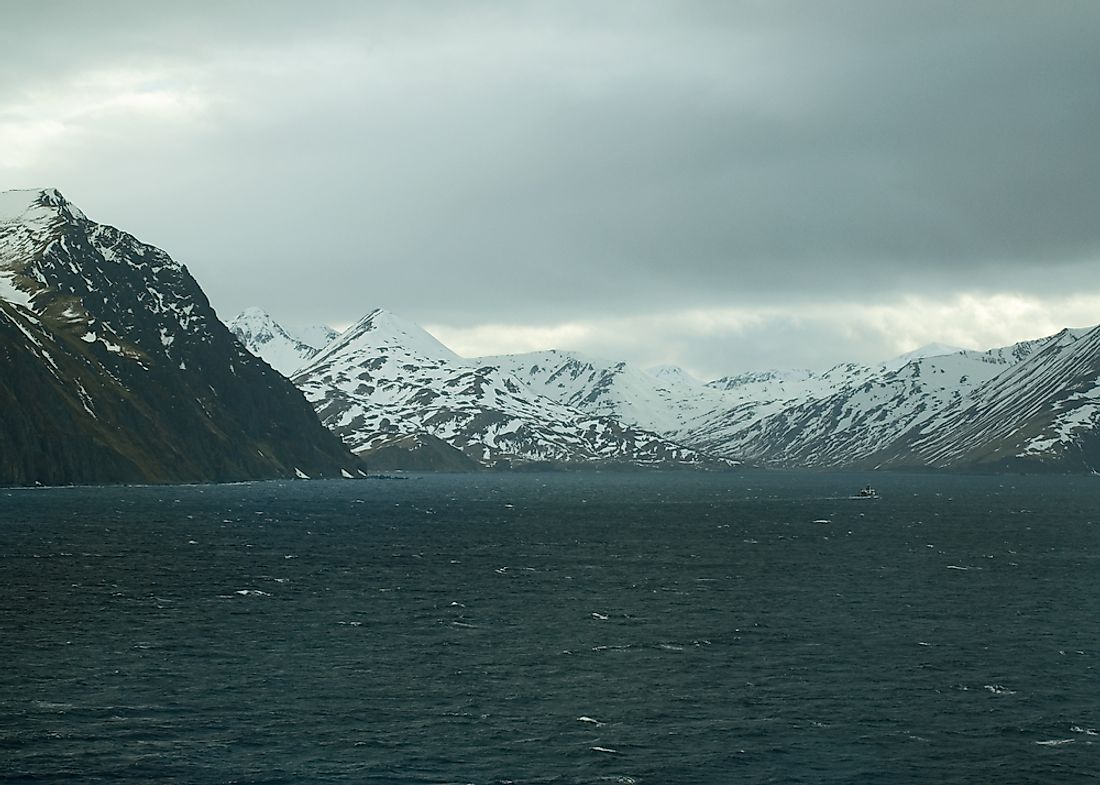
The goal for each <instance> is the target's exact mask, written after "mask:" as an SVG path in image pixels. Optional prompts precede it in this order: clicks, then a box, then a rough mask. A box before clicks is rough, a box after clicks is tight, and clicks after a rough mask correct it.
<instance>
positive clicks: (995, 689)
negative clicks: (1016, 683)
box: [982, 684, 1016, 695]
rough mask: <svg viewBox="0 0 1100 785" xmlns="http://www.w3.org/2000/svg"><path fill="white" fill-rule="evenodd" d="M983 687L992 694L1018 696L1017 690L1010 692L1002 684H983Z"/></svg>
mask: <svg viewBox="0 0 1100 785" xmlns="http://www.w3.org/2000/svg"><path fill="white" fill-rule="evenodd" d="M982 686H983V687H985V688H986V689H987V690H989V691H990V692H992V693H993V694H994V695H1015V694H1016V690H1010V689H1008V688H1007V687H1002V686H1001V685H1000V684H983V685H982Z"/></svg>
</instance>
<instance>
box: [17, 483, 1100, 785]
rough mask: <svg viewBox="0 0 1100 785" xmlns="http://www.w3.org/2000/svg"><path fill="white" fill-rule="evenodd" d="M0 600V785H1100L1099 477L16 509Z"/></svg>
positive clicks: (399, 490)
mask: <svg viewBox="0 0 1100 785" xmlns="http://www.w3.org/2000/svg"><path fill="white" fill-rule="evenodd" d="M869 481H873V482H874V483H875V484H876V486H877V489H878V493H879V497H878V498H876V499H853V498H850V497H851V495H852V494H853V492H855V491H857V490H858V489H859V488H860V487H862V486H863V485H865V484H866V483H867V482H869ZM0 577H2V581H3V592H2V596H0V658H2V659H0V763H2V764H3V765H0V782H5V783H9V782H10V783H15V782H27V783H30V782H39V783H41V782H74V781H77V782H89V783H97V782H98V783H107V782H126V781H132V782H138V781H140V782H152V781H156V782H179V783H257V784H258V783H329V782H334V783H335V782H340V783H344V782H372V783H374V782H382V783H505V782H513V783H589V782H593V783H594V782H621V783H631V782H634V783H680V782H683V783H730V782H738V783H742V782H744V783H772V782H775V783H779V782H784V783H788V782H789V783H799V782H805V783H926V782H943V783H952V782H955V783H979V782H981V783H984V782H1001V783H1013V782H1020V783H1029V782H1035V783H1048V782H1087V781H1092V777H1093V776H1094V772H1095V771H1096V770H1097V769H1100V765H1098V764H1100V756H1098V755H1097V749H1098V747H1097V744H1096V742H1097V740H1098V739H1100V737H1098V736H1097V735H1096V734H1097V732H1098V730H1100V700H1098V698H1100V680H1098V675H1097V665H1098V641H1100V621H1098V616H1097V613H1096V608H1097V606H1098V600H1100V482H1098V481H1097V478H1095V477H1061V476H1057V477H994V476H988V477H983V476H958V475H932V474H921V475H906V474H885V475H882V474H875V475H873V476H872V475H859V474H837V473H802V472H762V471H758V472H731V473H713V474H710V473H692V472H684V473H648V472H645V473H608V472H603V473H601V472H585V473H560V474H530V475H527V474H490V473H485V474H476V475H423V476H411V477H410V478H409V479H406V480H379V479H375V480H363V481H343V482H336V481H334V482H282V483H280V482H273V483H255V484H243V485H223V486H172V487H166V486H160V487H113V488H51V489H7V490H3V491H0Z"/></svg>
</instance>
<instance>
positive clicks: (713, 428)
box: [260, 311, 1100, 469]
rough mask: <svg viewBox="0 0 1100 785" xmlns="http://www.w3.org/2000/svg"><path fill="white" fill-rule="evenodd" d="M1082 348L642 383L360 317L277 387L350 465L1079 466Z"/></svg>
mask: <svg viewBox="0 0 1100 785" xmlns="http://www.w3.org/2000/svg"><path fill="white" fill-rule="evenodd" d="M272 332H276V331H275V330H274V329H272ZM1091 335H1092V333H1091V332H1090V331H1067V332H1065V333H1061V334H1059V335H1058V336H1054V337H1053V338H1050V339H1040V340H1035V341H1025V342H1022V343H1019V344H1015V345H1013V346H1009V347H1005V348H1001V349H993V350H990V351H985V352H977V351H967V350H961V349H958V348H957V347H952V346H944V345H940V344H933V345H929V346H925V347H921V348H920V349H917V350H915V351H913V352H909V353H907V354H905V355H902V356H900V357H897V358H894V359H892V360H887V361H884V362H881V363H877V364H873V365H861V364H858V363H843V364H840V365H837V366H835V367H833V368H830V369H829V370H827V371H825V372H821V373H818V372H812V371H805V370H793V371H778V370H775V371H759V372H751V373H745V374H740V375H738V376H730V377H724V378H722V379H718V380H715V381H712V382H709V383H708V384H706V385H700V384H698V383H697V382H694V380H692V379H691V378H690V377H687V376H686V374H683V372H682V371H680V370H679V369H676V368H671V367H663V368H659V369H656V370H651V371H642V370H640V369H638V368H634V367H633V366H631V365H629V364H628V363H624V362H609V361H602V360H597V359H595V358H591V357H586V356H584V355H582V354H579V353H577V352H563V351H554V350H551V351H541V352H531V353H526V354H516V355H502V356H495V357H481V358H475V359H464V358H461V357H459V356H457V355H456V354H454V352H452V351H450V350H449V349H448V348H447V347H445V346H443V345H442V344H441V343H440V342H439V341H437V340H436V339H435V338H434V337H432V336H431V335H429V334H428V333H426V332H425V331H424V330H422V329H421V328H419V327H418V326H416V325H414V324H411V323H409V322H405V321H403V320H401V319H399V318H398V317H396V316H394V315H393V314H389V313H387V312H385V311H375V312H373V313H371V314H369V315H368V316H367V317H365V318H364V319H363V320H362V321H361V322H360V323H359V324H357V325H355V326H354V327H353V328H351V329H350V330H348V331H347V332H346V333H344V334H343V335H341V336H339V337H338V338H337V339H335V340H333V341H332V342H331V343H330V344H329V345H328V346H326V347H325V348H324V349H323V350H322V351H320V352H319V353H318V354H317V355H316V356H315V357H314V358H313V359H312V360H311V361H310V362H309V363H308V364H307V365H306V366H304V367H303V368H302V369H301V370H300V371H299V372H298V373H297V374H295V375H294V377H293V378H294V381H295V382H296V383H297V384H298V385H299V386H300V387H301V388H302V389H303V391H304V392H305V393H306V396H307V397H308V398H309V399H310V400H311V401H312V402H313V403H314V405H315V406H316V407H317V409H318V412H319V414H320V415H321V418H322V420H323V421H324V422H325V423H326V424H327V425H329V427H331V428H332V429H333V430H335V431H336V432H337V433H338V434H339V435H341V436H342V437H343V438H344V439H345V440H346V441H347V442H348V443H349V444H352V445H354V447H355V448H356V449H357V450H361V451H370V450H371V449H376V448H378V447H379V446H380V445H382V444H384V443H388V442H392V441H393V440H394V439H395V438H397V437H401V436H406V435H408V434H414V433H425V434H433V435H435V436H438V437H440V438H441V439H443V440H445V441H446V442H448V443H449V444H451V445H454V446H456V447H458V448H460V449H461V450H463V451H464V452H465V453H466V454H467V455H470V456H472V457H474V458H475V459H477V460H478V461H481V462H483V463H491V462H493V461H494V460H497V459H505V460H510V461H511V460H514V461H521V462H522V461H533V460H552V461H563V462H573V463H576V462H583V461H600V460H607V461H627V462H636V463H662V462H668V461H671V462H674V463H683V462H688V463H691V462H697V461H700V460H702V459H703V456H706V457H707V458H708V459H714V458H720V459H726V460H729V461H733V462H740V461H744V462H748V463H753V464H758V465H766V466H790V467H794V466H806V467H842V466H852V467H855V466H858V467H872V468H873V467H889V466H898V467H902V466H929V467H944V468H947V467H977V466H994V465H996V466H1009V465H1012V466H1013V467H1019V466H1036V467H1044V468H1062V469H1082V468H1086V467H1088V468H1091V467H1092V466H1100V460H1093V458H1091V457H1088V456H1091V455H1092V453H1091V452H1090V450H1091V449H1092V448H1091V447H1089V446H1088V445H1090V444H1091V441H1090V440H1091V439H1092V436H1091V433H1092V432H1093V430H1094V427H1093V425H1094V403H1095V401H1094V399H1095V398H1097V397H1098V396H1100V392H1096V391H1094V387H1093V386H1090V384H1091V383H1090V382H1089V378H1088V374H1089V373H1091V370H1090V369H1091V368H1092V366H1091V365H1089V362H1091V360H1090V359H1089V358H1090V357H1091V356H1092V355H1090V354H1089V352H1090V351H1091V348H1090V347H1092V342H1091V341H1092V339H1091V337H1090V336H1091ZM260 350H261V353H262V347H260ZM1082 369H1083V370H1082ZM1093 378H1094V379H1096V378H1100V373H1097V374H1096V375H1095V376H1094V377H1093ZM990 413H992V414H990ZM580 433H583V434H584V438H582V439H578V434H580ZM1025 437H1026V438H1025ZM685 448H688V449H685Z"/></svg>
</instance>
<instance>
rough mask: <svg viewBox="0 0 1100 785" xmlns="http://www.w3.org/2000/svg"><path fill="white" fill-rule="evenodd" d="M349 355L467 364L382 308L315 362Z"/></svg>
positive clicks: (412, 325)
mask: <svg viewBox="0 0 1100 785" xmlns="http://www.w3.org/2000/svg"><path fill="white" fill-rule="evenodd" d="M347 352H360V353H364V352H365V353H371V352H374V353H395V352H398V353H404V354H408V355H412V356H415V357H421V358H425V359H433V360H434V359H446V360H448V361H451V362H457V363H463V362H464V361H463V360H462V358H461V357H459V356H458V355H457V354H455V353H454V352H452V351H451V350H450V349H448V348H447V347H446V346H444V345H443V344H442V343H440V342H439V341H438V340H437V339H436V338H435V336H433V335H432V334H431V333H429V332H428V331H427V330H425V329H424V328H423V327H421V326H420V325H418V324H416V323H415V322H411V321H409V320H407V319H402V318H401V317H400V316H397V315H396V314H393V313H390V312H389V311H387V310H385V309H382V308H376V309H375V310H373V311H371V312H370V313H368V314H367V315H366V316H364V317H363V318H362V319H360V320H359V321H358V322H356V323H355V324H353V325H352V326H351V327H349V328H348V329H347V330H345V331H344V332H343V333H341V334H340V335H339V336H338V337H337V338H335V339H334V340H333V341H332V342H331V343H329V345H328V346H326V347H325V348H324V349H323V350H322V351H321V352H320V353H319V354H318V355H317V357H316V358H315V361H316V362H322V361H324V360H326V359H328V358H329V357H332V356H333V355H336V354H345V353H347ZM311 364H312V363H311Z"/></svg>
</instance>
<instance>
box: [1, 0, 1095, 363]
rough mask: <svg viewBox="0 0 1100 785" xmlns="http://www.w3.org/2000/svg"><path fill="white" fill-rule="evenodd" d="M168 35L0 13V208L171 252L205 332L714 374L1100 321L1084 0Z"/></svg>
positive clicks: (251, 13)
mask: <svg viewBox="0 0 1100 785" xmlns="http://www.w3.org/2000/svg"><path fill="white" fill-rule="evenodd" d="M183 6H184V7H181V8H173V10H172V11H171V12H165V11H164V9H163V6H158V5H157V4H151V3H144V2H134V3H119V2H105V3H97V4H87V3H59V2H52V3H51V2H42V3H38V4H35V5H33V6H31V5H29V4H28V5H25V6H22V7H20V8H17V9H13V10H6V12H5V26H4V29H3V30H2V31H0V51H2V52H3V53H4V54H2V55H0V58H2V59H3V63H4V68H2V69H0V182H3V187H35V186H39V185H54V186H57V187H59V188H61V189H62V190H63V191H65V192H66V194H67V195H68V196H69V197H70V198H72V199H73V200H74V201H76V202H77V203H78V204H80V205H81V206H82V208H83V209H84V210H85V211H86V212H87V213H89V214H90V215H91V216H92V217H93V218H97V219H99V220H105V221H108V222H111V223H115V224H118V225H120V226H123V227H124V228H127V229H130V230H132V231H134V232H135V233H136V234H138V235H139V236H141V237H143V238H145V239H148V240H150V241H152V242H154V243H156V244H158V245H161V246H163V247H165V248H166V249H167V250H168V251H169V252H170V253H172V254H173V255H174V256H176V257H177V258H179V259H181V260H182V261H184V262H185V263H187V264H188V266H189V267H190V268H191V270H192V271H193V272H194V273H195V275H196V276H197V277H198V278H199V279H200V281H201V282H202V283H203V284H204V286H205V288H206V289H207V292H208V293H209V294H210V296H211V299H212V301H213V302H214V304H215V306H216V307H217V308H218V309H219V311H220V312H221V313H222V314H223V316H227V317H228V316H231V315H232V314H233V313H235V312H236V311H238V310H241V309H243V308H244V307H245V306H247V305H251V304H261V305H263V306H265V307H267V308H268V309H270V310H271V311H272V312H273V313H275V314H276V315H277V316H281V317H282V318H284V319H287V320H288V321H298V322H302V321H314V320H323V321H328V322H333V323H341V322H350V321H353V320H355V319H356V318H357V317H358V316H360V315H361V314H362V313H363V312H365V311H366V310H367V309H369V308H370V307H372V306H374V305H377V304H384V305H386V306H387V307H389V308H391V309H392V310H395V311H398V312H400V313H403V314H405V315H407V316H409V317H410V318H413V319H416V320H419V321H421V322H424V323H431V324H435V325H438V326H442V327H443V328H444V329H445V330H450V331H451V332H450V334H451V335H452V336H454V337H455V338H456V339H457V340H460V341H461V342H464V344H468V345H465V348H467V350H471V351H482V350H495V351H499V350H507V349H509V348H511V349H514V350H518V349H520V348H523V347H524V346H529V345H534V344H539V343H540V342H542V341H555V342H557V341H574V342H575V343H574V344H573V345H572V346H570V347H568V348H580V349H587V350H589V351H599V352H603V353H608V354H623V355H624V356H628V357H629V358H630V359H634V360H636V361H638V362H641V363H645V362H669V361H673V362H674V361H681V362H683V363H684V364H687V365H691V366H693V367H696V368H698V369H700V372H702V370H703V369H706V370H707V372H708V373H709V372H716V371H722V372H732V371H735V370H738V369H740V368H741V367H759V366H761V365H790V364H820V363H821V362H825V361H831V360H839V359H843V358H845V357H852V358H853V359H858V355H863V354H866V353H867V352H869V351H881V350H885V349H887V348H889V347H902V348H912V347H911V346H909V344H910V343H911V342H913V341H918V342H924V341H926V340H927V341H931V340H940V341H947V342H955V343H960V344H978V343H981V342H984V341H989V340H994V339H996V340H999V338H997V336H998V335H1008V334H1012V335H1016V334H1017V333H1018V332H1020V331H1025V332H1024V333H1023V334H1022V335H1019V337H1025V336H1027V335H1029V334H1032V333H1033V331H1035V330H1038V329H1046V328H1047V327H1048V326H1054V325H1057V324H1058V319H1059V318H1064V319H1068V318H1069V316H1070V315H1071V314H1072V315H1077V313H1079V312H1080V311H1079V310H1078V311H1066V310H1064V308H1063V306H1064V304H1065V303H1066V302H1068V299H1069V298H1073V297H1076V298H1078V299H1077V302H1085V301H1088V302H1092V300H1089V299H1088V298H1090V297H1094V296H1097V295H1100V221H1097V220H1096V215H1095V213H1096V205H1097V204H1100V155H1097V153H1096V143H1095V140H1096V139H1098V138H1100V91H1098V90H1097V89H1096V85H1097V84H1100V53H1098V48H1097V47H1096V45H1095V42H1096V41H1097V40H1100V6H1098V5H1097V4H1096V3H1092V2H1063V3H1059V4H1057V5H1051V4H1047V3H1039V2H1035V3H1026V2H1022V3H1003V2H988V3H984V2H975V3H967V4H957V3H947V2H925V3H907V2H869V1H868V2H838V3H829V4H821V3H811V2H797V3H796V2H769V3H755V2H712V3H703V2H699V3H691V2H688V3H671V2H663V3H657V2H640V3H630V4H626V3H600V2H596V3H593V2H584V3H581V2H576V3H553V4H541V3H505V4H502V3H488V2H486V3H479V2H463V3H440V4H435V3H426V4H415V5H414V4H408V3H404V4H398V3H352V2H346V3H344V2H319V3H315V4H311V5H310V6H309V7H308V9H307V8H304V7H302V6H301V4H299V3H265V4H264V6H263V12H262V13H259V12H257V11H256V10H255V7H254V6H253V5H252V4H243V3H189V4H183ZM1081 298H1084V299H1081ZM914 303H918V304H919V303H935V304H939V305H940V306H942V307H941V308H939V309H938V310H937V309H936V308H925V307H923V306H918V305H914ZM1008 303H1027V307H1024V308H1021V309H1017V310H1015V311H1014V310H1012V308H1010V307H1009V306H1008V305H1007V304H1008ZM840 311H843V313H844V314H845V318H844V319H840V320H837V319H835V318H833V317H832V316H830V314H836V313H838V312H840ZM884 313H888V314H889V316H883V314H884ZM692 314H695V315H696V317H698V315H699V314H709V315H710V316H709V317H707V318H702V319H700V318H696V317H692V316H691V315H692ZM715 314H719V315H721V314H724V315H725V316H724V317H721V318H719V317H715V316H714V315H715ZM990 314H992V316H990ZM731 315H732V316H731ZM726 317H729V318H726ZM1081 317H1082V318H1086V317H1089V314H1088V313H1087V312H1084V313H1081ZM911 318H917V319H918V321H916V322H911V321H910V319H911ZM708 319H709V321H708ZM731 319H732V321H731ZM989 319H993V320H994V321H997V320H1000V323H1001V324H1002V327H1001V328H1000V329H999V331H998V330H991V329H985V328H982V327H981V324H983V323H984V322H983V320H984V321H988V320H989ZM1093 322H1100V314H1098V315H1097V316H1095V317H1090V318H1086V322H1085V323H1093ZM830 325H831V326H830ZM478 336H480V338H478ZM509 342H510V343H509ZM560 345H564V344H560ZM457 348H460V349H461V348H463V347H457ZM700 355H705V356H700ZM707 358H710V359H709V360H708V359H707ZM815 359H816V361H817V362H816V363H811V362H809V361H810V360H815Z"/></svg>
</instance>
